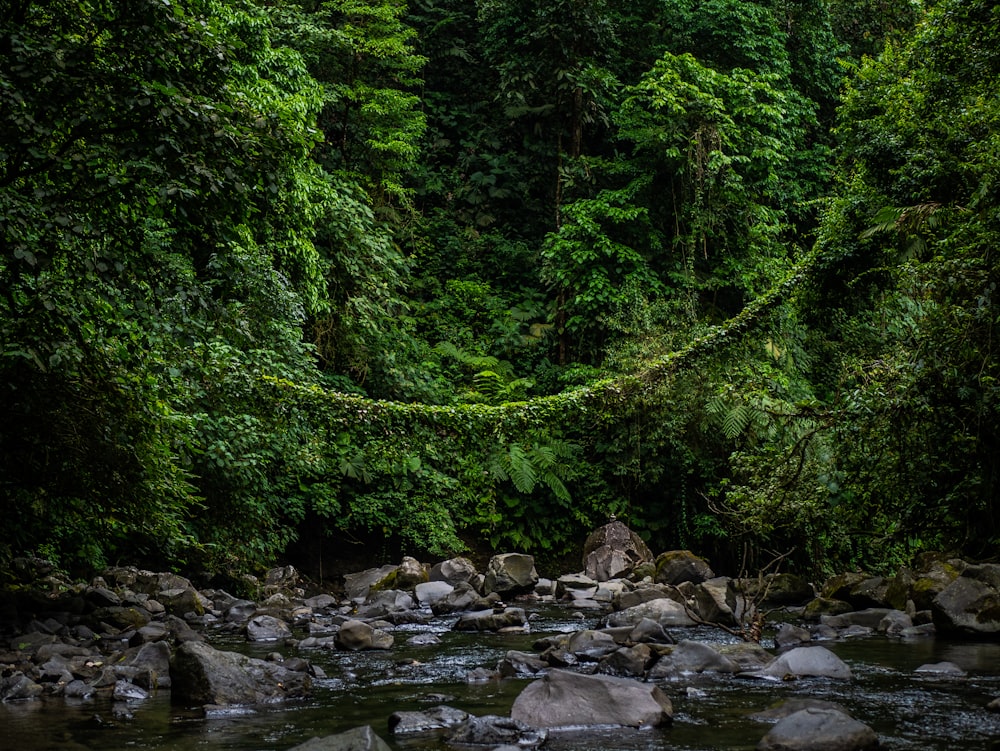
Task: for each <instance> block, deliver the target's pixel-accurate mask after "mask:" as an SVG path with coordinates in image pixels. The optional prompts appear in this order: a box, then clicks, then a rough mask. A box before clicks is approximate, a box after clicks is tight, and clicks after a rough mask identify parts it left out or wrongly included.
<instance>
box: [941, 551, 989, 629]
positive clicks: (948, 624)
mask: <svg viewBox="0 0 1000 751" xmlns="http://www.w3.org/2000/svg"><path fill="white" fill-rule="evenodd" d="M931 610H932V612H933V614H934V624H935V626H937V628H938V630H939V631H942V632H945V633H949V632H950V633H964V634H977V635H980V634H989V635H996V634H998V633H1000V564H982V565H977V566H968V567H966V569H965V570H964V571H963V572H962V574H961V575H960V576H959V577H958V578H956V579H955V580H954V581H953V582H952V583H951V584H949V585H948V586H947V587H945V588H944V589H943V590H941V592H939V593H938V595H937V596H936V597H935V598H934V600H933V602H932V603H931Z"/></svg>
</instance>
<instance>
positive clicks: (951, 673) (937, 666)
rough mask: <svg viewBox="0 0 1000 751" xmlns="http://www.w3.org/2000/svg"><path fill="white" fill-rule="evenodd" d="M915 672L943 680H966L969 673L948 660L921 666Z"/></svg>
mask: <svg viewBox="0 0 1000 751" xmlns="http://www.w3.org/2000/svg"><path fill="white" fill-rule="evenodd" d="M913 672H915V673H922V674H929V675H931V676H939V677H942V678H964V677H965V676H966V675H968V673H966V672H965V671H964V670H962V668H960V667H959V666H958V665H956V664H955V663H954V662H949V661H947V660H945V661H943V662H933V663H927V664H926V665H921V666H920V667H918V668H917V669H916V670H914V671H913Z"/></svg>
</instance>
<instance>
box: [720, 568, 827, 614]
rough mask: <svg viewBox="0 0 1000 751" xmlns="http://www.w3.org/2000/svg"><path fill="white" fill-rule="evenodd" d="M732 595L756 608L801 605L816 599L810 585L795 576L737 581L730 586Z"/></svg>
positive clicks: (771, 576)
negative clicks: (756, 606) (741, 597)
mask: <svg viewBox="0 0 1000 751" xmlns="http://www.w3.org/2000/svg"><path fill="white" fill-rule="evenodd" d="M731 589H732V590H733V593H734V594H738V595H742V596H743V598H745V600H747V601H749V602H752V603H755V604H756V605H758V606H769V607H777V606H782V605H803V604H805V603H807V602H809V601H810V600H812V599H813V598H815V597H816V593H815V592H814V591H813V587H812V585H811V584H810V583H809V582H807V581H806V580H805V579H803V578H802V577H801V576H796V575H795V574H768V575H767V576H764V577H762V578H757V579H738V580H734V581H733V582H732V585H731Z"/></svg>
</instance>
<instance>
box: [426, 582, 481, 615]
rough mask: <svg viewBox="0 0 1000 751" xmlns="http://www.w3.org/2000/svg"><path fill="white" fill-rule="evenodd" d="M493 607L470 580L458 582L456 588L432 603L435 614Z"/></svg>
mask: <svg viewBox="0 0 1000 751" xmlns="http://www.w3.org/2000/svg"><path fill="white" fill-rule="evenodd" d="M489 607H491V605H490V603H489V602H487V601H486V600H485V599H484V598H483V597H482V596H480V594H479V593H478V592H477V591H476V590H475V589H474V588H473V586H472V585H471V584H469V583H468V582H458V583H457V584H456V585H455V588H454V589H453V590H452V591H451V592H449V593H448V594H446V595H445V596H444V597H442V598H441V599H439V600H437V601H436V602H433V603H431V612H432V613H434V615H447V614H448V613H463V612H467V611H473V610H485V609H487V608H489Z"/></svg>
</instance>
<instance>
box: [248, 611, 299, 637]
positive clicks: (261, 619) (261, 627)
mask: <svg viewBox="0 0 1000 751" xmlns="http://www.w3.org/2000/svg"><path fill="white" fill-rule="evenodd" d="M291 635H292V630H291V629H290V628H289V627H288V624H287V623H285V622H284V621H283V620H281V619H280V618H275V617H274V616H271V615H257V616H254V617H253V618H251V619H250V622H249V623H247V639H248V640H249V641H281V640H282V639H287V638H289V637H290V636H291Z"/></svg>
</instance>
